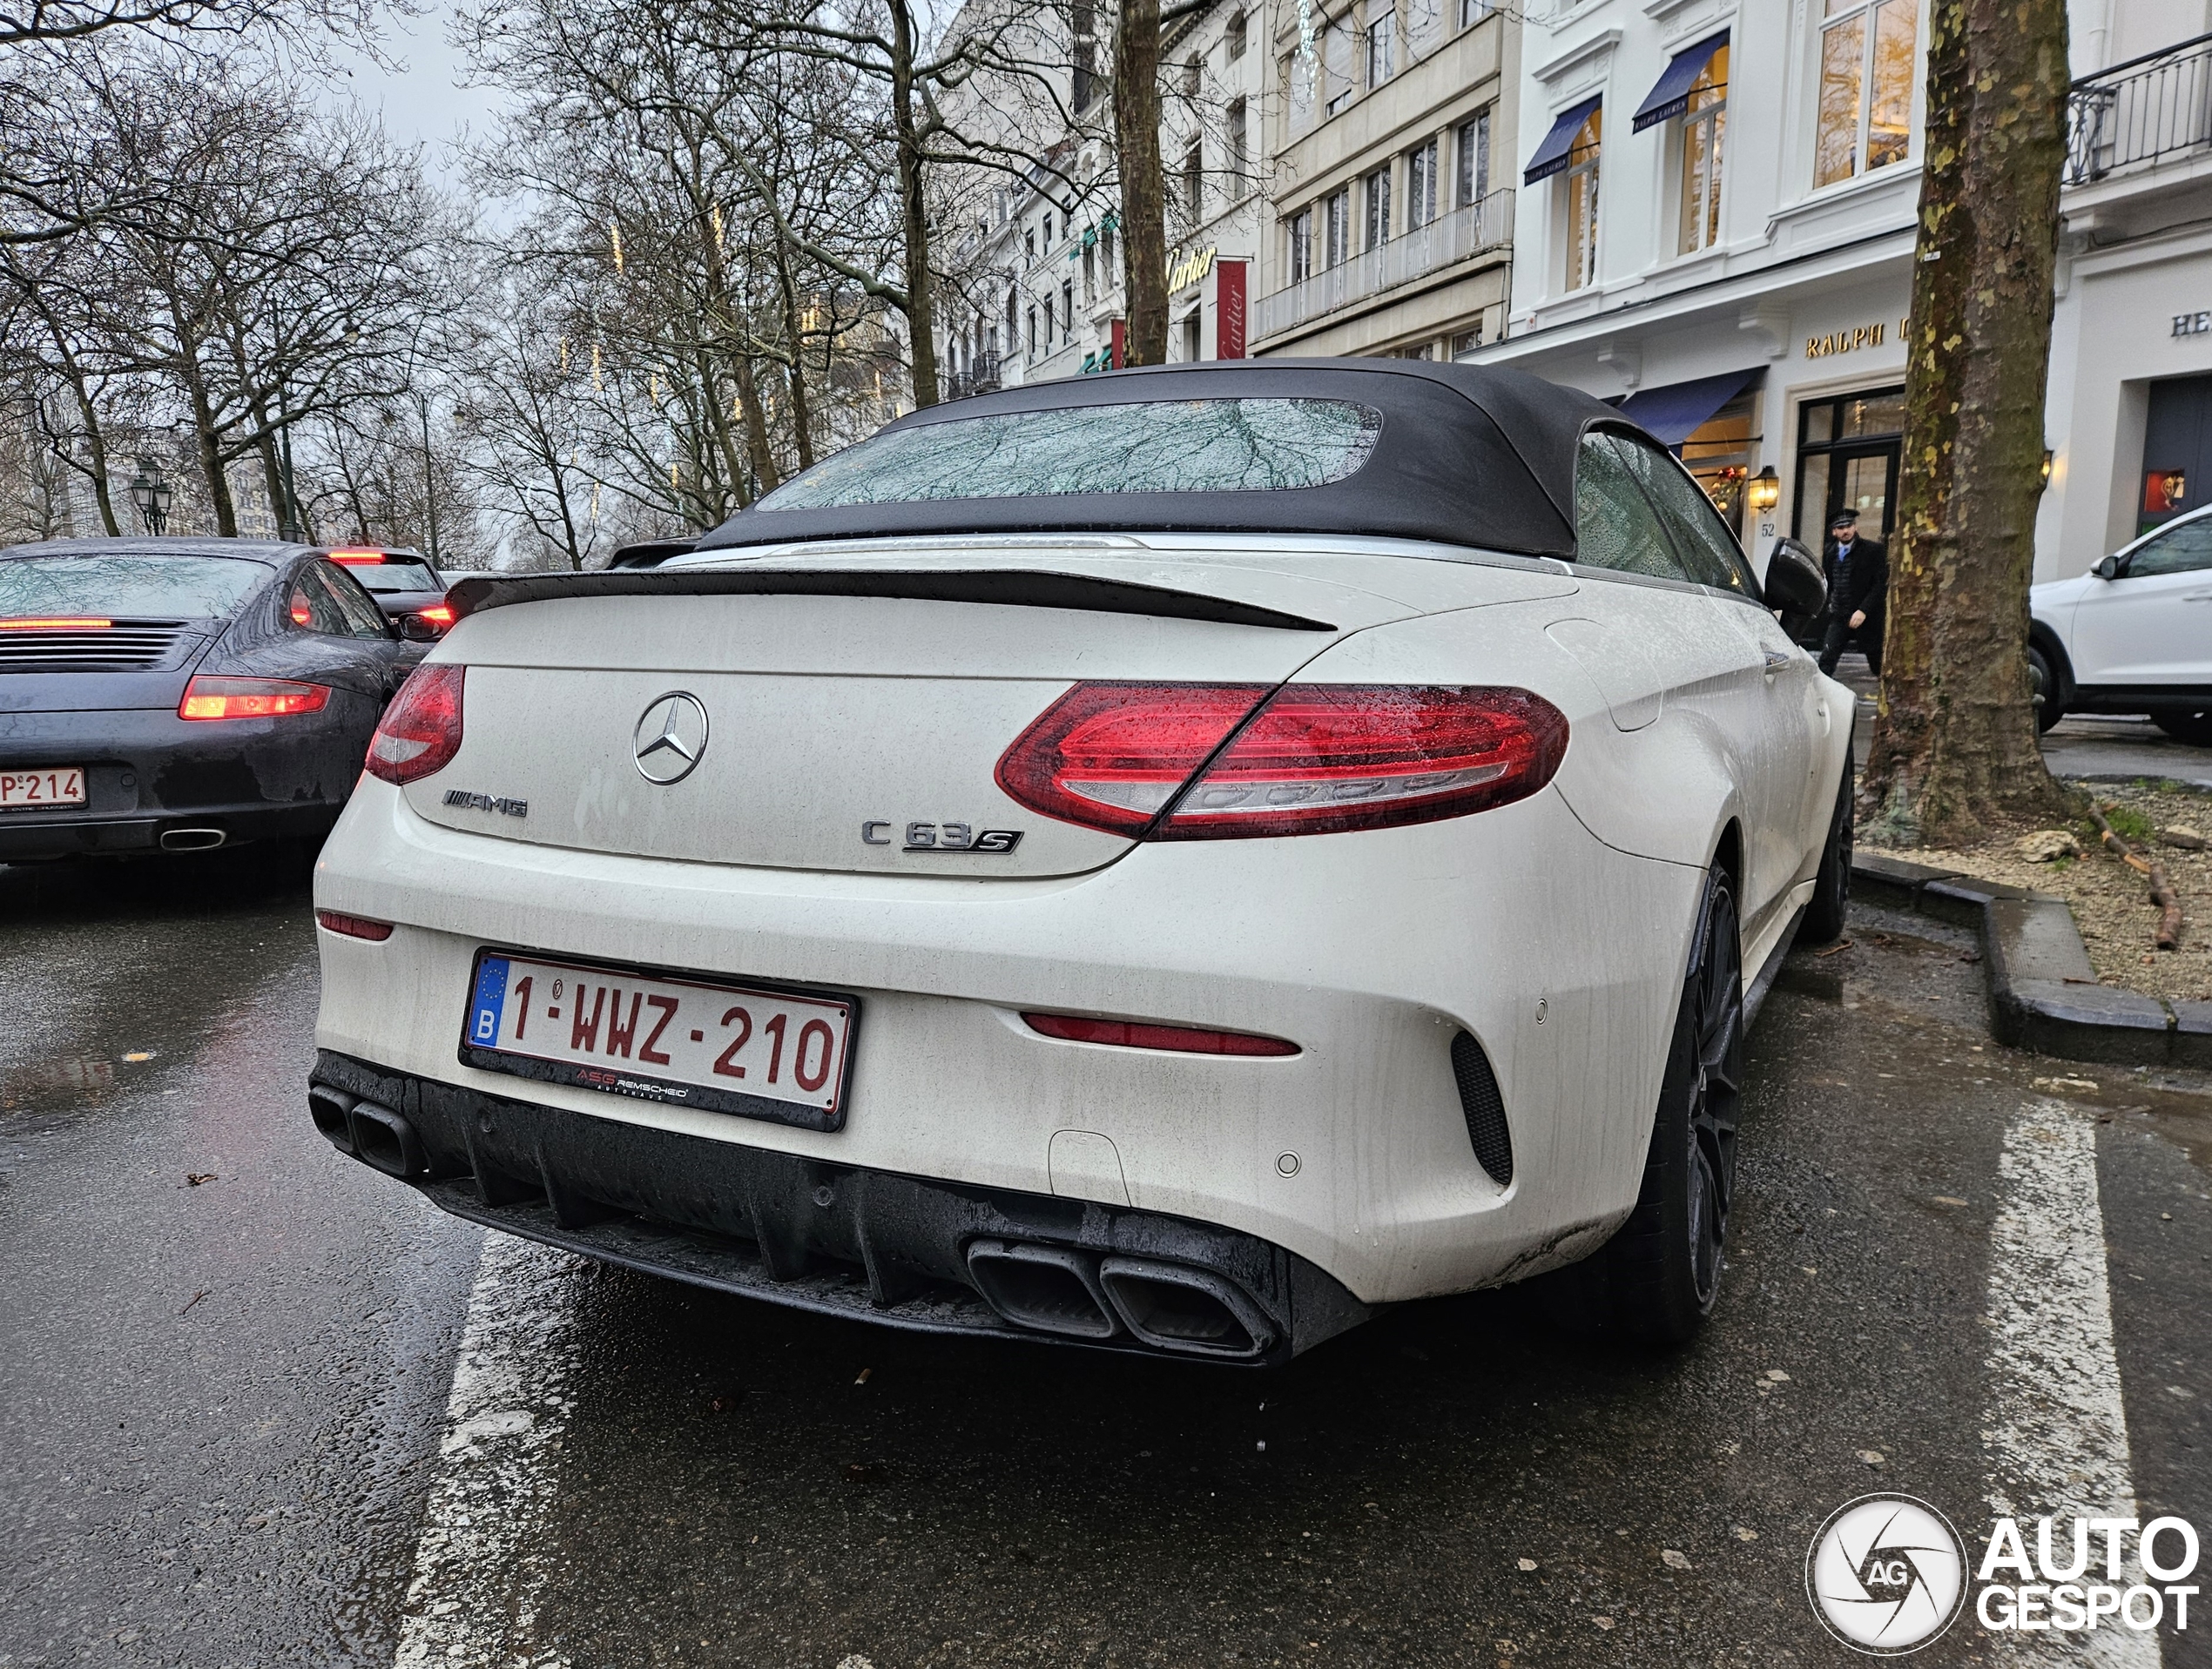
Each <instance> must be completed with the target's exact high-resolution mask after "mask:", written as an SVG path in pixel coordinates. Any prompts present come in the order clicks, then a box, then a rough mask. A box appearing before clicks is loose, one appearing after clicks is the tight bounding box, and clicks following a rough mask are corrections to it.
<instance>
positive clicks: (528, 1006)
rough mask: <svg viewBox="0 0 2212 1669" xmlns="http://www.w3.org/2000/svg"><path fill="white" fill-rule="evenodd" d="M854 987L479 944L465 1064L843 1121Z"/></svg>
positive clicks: (615, 1090)
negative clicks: (757, 982) (781, 982)
mask: <svg viewBox="0 0 2212 1669" xmlns="http://www.w3.org/2000/svg"><path fill="white" fill-rule="evenodd" d="M859 1015H860V1001H859V999H857V998H853V997H846V996H837V995H832V994H827V993H820V992H799V991H784V990H778V989H775V988H773V987H771V986H745V985H723V984H720V983H713V984H709V983H706V982H705V981H701V980H697V979H678V978H675V977H673V976H671V975H668V974H662V973H639V972H631V971H628V970H624V969H620V968H607V967H597V966H592V965H591V964H589V963H580V962H557V961H549V960H545V959H540V958H537V957H533V956H523V955H518V954H516V953H513V952H506V951H496V950H481V951H478V952H476V970H475V979H474V980H473V981H472V982H471V985H470V996H469V1013H468V1017H467V1019H466V1020H464V1021H463V1022H462V1034H461V1062H462V1065H463V1066H468V1067H480V1068H482V1069H483V1070H484V1071H487V1072H505V1073H514V1074H516V1076H517V1077H522V1078H534V1079H536V1080H538V1081H539V1082H541V1083H550V1084H574V1085H577V1086H578V1087H582V1088H584V1089H596V1090H600V1091H602V1092H604V1093H605V1094H610V1095H629V1096H633V1097H635V1098H636V1099H637V1100H647V1101H660V1102H663V1103H665V1104H667V1105H670V1106H674V1107H703V1108H705V1109H706V1110H708V1111H710V1112H715V1113H734V1114H738V1116H739V1117H741V1118H748V1119H770V1120H772V1121H775V1122H777V1123H779V1124H795V1125H799V1126H801V1127H804V1128H806V1129H809V1130H835V1129H838V1128H840V1127H841V1126H842V1125H843V1124H844V1122H845V1090H846V1080H847V1078H848V1077H849V1076H850V1067H851V1061H852V1050H853V1029H854V1025H855V1022H856V1021H857V1020H858V1019H859Z"/></svg>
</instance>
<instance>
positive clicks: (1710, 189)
mask: <svg viewBox="0 0 2212 1669" xmlns="http://www.w3.org/2000/svg"><path fill="white" fill-rule="evenodd" d="M1727 138H1728V48H1726V47H1725V46H1723V47H1722V48H1721V49H1720V50H1718V51H1716V52H1715V53H1714V54H1713V56H1712V57H1710V58H1709V59H1707V60H1706V63H1705V67H1704V69H1703V70H1702V71H1699V72H1698V76H1697V79H1696V80H1695V81H1693V82H1691V83H1690V84H1689V106H1688V108H1687V109H1685V110H1684V111H1683V118H1682V252H1683V254H1685V255H1689V254H1694V253H1696V252H1697V251H1698V250H1701V249H1710V248H1711V247H1712V246H1713V245H1714V244H1715V243H1716V241H1718V239H1719V238H1720V235H1721V153H1722V151H1723V148H1724V147H1725V145H1726V142H1727Z"/></svg>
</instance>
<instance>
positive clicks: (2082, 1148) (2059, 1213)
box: [1966, 1098, 2160, 1669]
mask: <svg viewBox="0 0 2212 1669" xmlns="http://www.w3.org/2000/svg"><path fill="white" fill-rule="evenodd" d="M1997 1169H1998V1174H1999V1175H2000V1177H2001V1178H2002V1179H2003V1181H2004V1185H2005V1191H2004V1197H2003V1199H2002V1201H2000V1205H1999V1207H1998V1211H1997V1220H1996V1222H1995V1224H1994V1225H1993V1227H1992V1228H1991V1230H1990V1259H1989V1302H1988V1311H1987V1314H1986V1316H1985V1318H1984V1321H1985V1324H1986V1326H1987V1328H1988V1329H1989V1340H1990V1353H1989V1357H1988V1368H1989V1392H1988V1395H1989V1399H1990V1400H1989V1407H1988V1409H1987V1410H1986V1414H1985V1423H1984V1429H1983V1431H1982V1434H1981V1440H1982V1446H1983V1448H1984V1449H1985V1450H1986V1451H1987V1459H1988V1464H1989V1505H1990V1508H1991V1510H1992V1511H1993V1512H1994V1513H1996V1514H1997V1515H1998V1516H2000V1517H2003V1518H2022V1527H2023V1528H2024V1529H2025V1530H2026V1531H2027V1535H2028V1538H2029V1540H2030V1542H2031V1544H2033V1538H2034V1523H2033V1521H2034V1520H2035V1519H2037V1518H2042V1517H2043V1516H2044V1515H2046V1514H2049V1515H2051V1516H2052V1517H2054V1518H2056V1519H2057V1520H2058V1521H2059V1523H2060V1526H2061V1527H2062V1528H2061V1532H2060V1533H2061V1534H2063V1533H2064V1531H2063V1526H2065V1524H2066V1521H2067V1519H2069V1518H2077V1517H2078V1518H2111V1517H2119V1518H2133V1517H2134V1516H2135V1483H2134V1465H2133V1463H2132V1461H2131V1459H2130V1457H2129V1453H2128V1410H2127V1407H2126V1405H2125V1404H2124V1403H2122V1402H2121V1396H2120V1358H2119V1356H2118V1355H2117V1354H2116V1353H2115V1351H2114V1349H2113V1342H2112V1292H2111V1288H2110V1285H2109V1282H2108V1277H2107V1271H2106V1264H2105V1220H2104V1208H2103V1205H2102V1203H2101V1200H2100V1198H2099V1195H2098V1192H2097V1126H2096V1121H2095V1120H2094V1118H2093V1117H2092V1116H2091V1115H2090V1114H2087V1113H2085V1112H2084V1111H2083V1110H2082V1109H2081V1108H2080V1107H2075V1106H2074V1105H2073V1104H2071V1103H2070V1102H2067V1101H2060V1100H2048V1099H2042V1098H2039V1099H2037V1100H2032V1101H2027V1102H2025V1103H2023V1104H2022V1106H2021V1107H2020V1111H2019V1112H2017V1113H2016V1114H2013V1121H2012V1123H2011V1125H2010V1127H2008V1128H2007V1129H2006V1132H2005V1147H2004V1151H2003V1153H2002V1154H2000V1156H1999V1158H1998V1161H1997ZM2023 1515H2025V1516H2024V1517H2023ZM1981 1533H1982V1534H1984V1535H1986V1530H1984V1531H1981ZM1966 1540H1967V1543H1968V1558H1969V1559H1970V1560H1976V1559H1979V1557H1980V1551H1981V1549H1980V1546H1979V1542H1978V1540H1977V1531H1976V1528H1975V1527H1973V1526H1968V1527H1966ZM2061 1557H2063V1555H2061ZM2134 1563H2135V1560H2134V1555H2133V1553H2132V1551H2131V1552H2130V1554H2129V1557H2128V1567H2133V1566H2134ZM2125 1579H2126V1580H2129V1581H2136V1582H2140V1581H2141V1580H2142V1578H2141V1575H2140V1574H2137V1573H2135V1572H2134V1571H2133V1570H2132V1569H2130V1570H2129V1572H2128V1576H2127V1577H2126V1578H2125ZM1991 1639H1992V1643H1993V1645H1996V1646H1997V1649H1998V1650H1999V1652H2000V1654H2002V1655H2003V1656H2004V1657H2005V1658H2006V1659H2008V1660H2011V1661H2015V1662H2020V1661H2030V1660H2046V1661H2065V1662H2068V1663H2088V1664H2095V1665H2100V1666H2104V1669H2158V1665H2159V1662H2160V1652H2159V1645H2158V1638H2157V1636H2156V1635H2155V1634H2147V1633H2144V1634H2139V1633H2137V1632H2134V1630H2133V1629H2127V1628H2115V1627H2107V1628H2099V1629H2097V1630H2095V1631H2094V1632H2092V1633H2089V1634H2087V1635H2077V1634H2060V1633H2058V1632H2047V1633H2033V1634H2006V1635H1997V1636H1993V1637H1991Z"/></svg>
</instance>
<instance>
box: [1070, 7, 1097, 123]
mask: <svg viewBox="0 0 2212 1669" xmlns="http://www.w3.org/2000/svg"><path fill="white" fill-rule="evenodd" d="M1068 30H1069V35H1070V36H1071V37H1073V41H1074V45H1075V53H1074V57H1075V65H1076V85H1075V94H1076V109H1077V110H1079V111H1081V110H1087V109H1089V107H1090V101H1091V100H1092V99H1094V98H1096V97H1097V96H1098V8H1097V7H1096V6H1095V5H1093V4H1091V3H1089V0H1074V3H1072V4H1071V5H1069V8H1068Z"/></svg>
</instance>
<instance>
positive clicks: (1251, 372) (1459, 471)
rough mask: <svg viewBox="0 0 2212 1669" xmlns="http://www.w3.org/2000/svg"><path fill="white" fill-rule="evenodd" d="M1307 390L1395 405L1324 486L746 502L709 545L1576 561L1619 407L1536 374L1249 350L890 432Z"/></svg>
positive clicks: (955, 408)
mask: <svg viewBox="0 0 2212 1669" xmlns="http://www.w3.org/2000/svg"><path fill="white" fill-rule="evenodd" d="M1238 397H1247V398H1258V399H1267V400H1285V399H1298V398H1301V397H1304V398H1310V399H1315V400H1352V401H1355V402H1357V403H1359V404H1360V405H1363V406H1369V407H1373V408H1374V409H1376V410H1377V411H1379V412H1380V413H1381V414H1382V419H1383V421H1382V429H1381V432H1380V434H1379V435H1378V436H1377V437H1376V441H1375V448H1374V451H1373V453H1372V455H1371V456H1370V457H1369V458H1368V460H1367V461H1366V464H1365V465H1364V466H1363V467H1362V468H1359V469H1358V470H1356V471H1354V472H1353V473H1352V474H1350V475H1347V476H1345V478H1344V479H1343V480H1341V481H1332V482H1330V483H1328V484H1327V485H1325V486H1321V487H1298V488H1278V489H1275V490H1271V491H1268V490H1262V491H1251V492H1230V493H1069V494H1060V495H1041V496H1035V497H1026V498H954V499H928V500H919V501H907V502H900V503H884V504H854V505H844V506H837V507H833V508H824V509H792V510H765V509H762V508H759V506H757V505H756V506H754V507H752V508H749V509H745V510H740V511H739V512H738V514H737V515H733V516H732V517H731V518H730V519H729V520H728V521H727V522H724V523H723V524H722V525H721V526H720V527H718V528H715V529H714V531H713V532H711V533H710V534H707V535H705V537H703V538H702V539H701V540H700V541H699V543H698V548H699V550H700V551H702V552H705V551H709V550H715V549H726V548H731V547H734V546H744V545H765V544H780V543H782V542H786V541H788V540H810V539H847V538H865V537H881V536H883V535H900V534H944V533H1038V532H1084V533H1104V532H1127V533H1144V532H1176V533H1184V532H1198V533H1348V534H1365V535H1386V536H1391V537H1396V538H1404V539H1429V540H1437V541H1441V542H1445V543H1448V544H1458V545H1476V546H1480V547H1482V548H1486V549H1491V550H1507V551H1519V552H1525V553H1527V554H1529V555H1540V556H1561V557H1568V558H1572V557H1573V555H1574V554H1575V444H1576V442H1577V441H1579V440H1580V439H1581V434H1582V431H1583V430H1584V429H1585V428H1587V427H1589V426H1590V425H1591V424H1592V423H1594V422H1598V421H1603V422H1605V423H1607V424H1608V426H1613V427H1622V428H1633V427H1634V426H1633V425H1631V424H1628V423H1624V422H1622V421H1621V418H1620V414H1618V413H1617V412H1615V410H1614V409H1613V407H1610V406H1607V405H1605V404H1603V403H1602V402H1601V401H1599V400H1593V399H1591V398H1590V396H1589V395H1588V394H1581V393H1578V392H1576V391H1575V390H1574V389H1572V388H1562V387H1558V386H1557V385H1555V384H1553V383H1548V382H1546V381H1544V380H1542V379H1541V378H1539V377H1533V376H1530V375H1528V374H1526V373H1524V372H1520V371H1507V370H1502V369H1496V368H1493V367H1487V366H1475V365H1440V364H1430V363H1428V362H1426V361H1424V360H1216V361H1211V362H1208V363H1205V364H1201V365H1165V366H1150V367H1144V368H1143V369H1139V370H1132V371H1111V372H1108V373H1106V374H1103V375H1100V376H1089V377H1071V378H1066V379H1062V380H1055V381H1051V382H1037V383H1030V384H1028V385H1026V386H1025V387H1020V388H1010V389H1007V390H1005V391H1003V392H1001V393H999V394H979V395H976V396H974V398H972V399H968V400H956V401H953V402H950V403H948V404H945V405H940V406H932V407H928V408H927V409H926V410H922V411H918V412H914V413H911V414H908V415H907V416H905V417H902V418H900V419H899V420H898V421H895V422H894V423H892V424H889V425H887V427H888V428H893V429H908V428H916V427H922V426H924V425H927V424H933V423H948V422H958V421H961V420H962V419H966V418H974V417H983V416H988V415H991V414H997V413H1001V412H1035V411H1062V410H1066V409H1069V408H1070V407H1082V406H1112V405H1121V404H1125V403H1129V402H1133V401H1148V400H1204V399H1234V398H1238Z"/></svg>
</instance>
